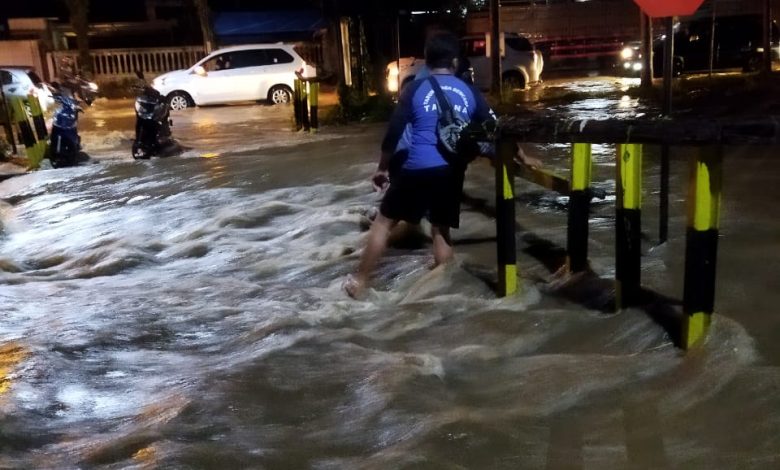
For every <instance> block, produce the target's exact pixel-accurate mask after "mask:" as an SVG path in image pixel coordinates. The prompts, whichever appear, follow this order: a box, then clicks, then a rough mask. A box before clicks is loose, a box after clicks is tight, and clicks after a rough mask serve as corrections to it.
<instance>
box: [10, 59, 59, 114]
mask: <svg viewBox="0 0 780 470" xmlns="http://www.w3.org/2000/svg"><path fill="white" fill-rule="evenodd" d="M0 82H2V84H3V92H4V93H5V96H6V97H10V96H18V97H22V98H26V97H28V96H30V95H32V96H35V97H36V98H37V99H38V102H39V103H40V104H41V109H42V110H43V111H44V112H46V111H47V110H49V109H50V108H51V107H52V106H54V96H53V95H52V90H51V88H50V87H49V86H48V85H47V84H46V83H44V82H43V81H42V80H41V79H40V77H39V76H38V74H37V73H35V69H34V68H32V67H27V66H8V67H6V66H2V67H0Z"/></svg>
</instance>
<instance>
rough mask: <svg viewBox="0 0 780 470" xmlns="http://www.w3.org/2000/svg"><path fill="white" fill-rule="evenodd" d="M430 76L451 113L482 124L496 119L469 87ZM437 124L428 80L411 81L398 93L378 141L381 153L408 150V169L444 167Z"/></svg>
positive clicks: (453, 79)
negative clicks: (383, 136)
mask: <svg viewBox="0 0 780 470" xmlns="http://www.w3.org/2000/svg"><path fill="white" fill-rule="evenodd" d="M432 77H433V79H434V80H436V81H437V82H438V83H439V87H440V88H441V89H442V91H443V92H444V93H445V94H446V95H447V98H448V99H449V102H450V105H451V106H452V109H453V111H455V112H456V113H458V114H459V115H460V116H461V117H462V118H463V120H465V121H476V122H484V121H487V120H490V119H496V115H495V114H494V113H493V111H492V110H491V109H490V106H488V104H487V102H486V101H485V98H484V97H483V96H482V95H481V94H480V93H479V91H477V90H476V89H474V88H473V87H471V86H470V85H468V84H466V83H465V82H463V81H462V80H460V79H459V78H457V77H455V76H453V75H449V74H442V75H438V74H437V75H432ZM438 121H439V104H438V102H437V101H436V93H435V92H434V90H433V87H432V86H431V83H430V81H429V79H428V78H424V79H419V80H415V81H413V82H412V83H410V84H408V85H407V86H406V87H405V88H404V89H403V91H402V92H401V96H400V98H399V99H398V106H397V107H396V109H395V112H394V113H393V117H392V118H391V119H390V125H389V127H388V129H387V133H386V134H385V138H384V140H383V142H382V151H383V152H389V153H396V152H398V151H402V150H406V151H408V152H409V155H408V157H407V158H406V161H405V162H404V165H403V168H405V169H408V170H421V169H425V168H435V167H439V166H445V165H447V161H446V160H445V159H444V157H443V156H442V154H441V152H440V151H439V148H438V136H437V133H436V128H437V124H438Z"/></svg>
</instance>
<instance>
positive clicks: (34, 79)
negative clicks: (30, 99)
mask: <svg viewBox="0 0 780 470" xmlns="http://www.w3.org/2000/svg"><path fill="white" fill-rule="evenodd" d="M27 76H28V77H30V80H32V82H33V84H35V85H40V84H41V83H42V82H43V80H41V77H39V76H38V74H37V73H35V71H34V70H29V71H28V72H27Z"/></svg>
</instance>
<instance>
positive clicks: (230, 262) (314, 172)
mask: <svg viewBox="0 0 780 470" xmlns="http://www.w3.org/2000/svg"><path fill="white" fill-rule="evenodd" d="M598 101H599V103H593V102H591V103H590V104H588V103H584V102H579V103H575V104H573V105H572V106H570V107H568V108H567V109H568V111H569V112H571V113H573V114H575V115H582V113H591V114H590V115H589V116H591V117H594V118H598V117H599V116H601V117H606V116H608V115H611V114H614V113H621V112H628V113H630V112H631V109H632V107H633V109H635V110H636V109H637V108H636V103H633V104H632V103H629V104H628V105H627V104H626V100H625V99H624V100H618V101H615V100H611V101H610V100H598ZM127 104H130V105H131V103H125V104H122V103H120V104H115V103H100V104H98V106H97V107H96V108H95V109H92V110H90V111H89V112H88V115H87V117H86V119H85V121H84V123H83V129H84V131H83V134H84V141H85V147H86V148H87V149H88V150H90V151H91V152H92V153H93V156H94V157H96V159H97V160H98V164H94V165H88V166H84V167H80V168H74V169H64V170H56V171H55V170H47V171H40V172H37V173H33V174H30V175H27V176H23V177H19V178H13V179H10V180H7V181H5V182H3V183H0V224H1V227H2V233H0V305H2V313H0V468H58V469H59V468H93V467H99V468H215V469H223V468H316V469H345V468H442V469H451V468H502V469H503V468H593V469H603V468H627V467H632V468H633V467H636V468H777V465H778V464H779V463H780V432H779V431H780V393H778V392H780V369H778V366H780V354H779V353H780V347H778V346H777V345H778V343H780V341H779V340H780V321H779V320H778V312H777V307H776V304H777V300H778V294H777V292H778V291H779V290H780V289H778V288H779V287H780V282H779V281H778V279H780V277H779V276H778V275H777V274H778V273H780V250H777V243H778V239H780V238H778V231H779V230H780V224H779V223H778V222H777V220H778V217H777V215H778V209H777V207H776V204H775V201H777V200H778V199H780V187H778V185H777V184H775V182H776V181H778V178H780V162H777V161H775V160H773V156H774V155H775V152H776V150H777V149H770V148H761V149H748V148H739V149H729V150H728V151H727V153H726V164H725V174H726V181H725V188H724V209H723V223H722V225H723V229H722V232H721V233H722V236H721V245H720V246H721V250H720V259H719V261H720V263H719V270H718V274H719V279H718V292H717V304H716V305H717V310H718V313H717V315H716V316H715V321H714V325H713V328H712V331H711V335H710V336H709V339H708V340H707V342H706V343H705V344H704V345H703V346H702V347H700V348H697V349H696V350H694V351H692V352H690V353H688V354H682V353H681V352H680V351H679V350H678V349H676V348H675V347H674V346H673V345H672V343H671V341H670V339H669V335H668V334H667V332H666V331H665V330H664V328H662V327H661V326H659V324H657V323H656V322H655V321H654V320H653V319H652V318H651V317H650V316H649V315H648V314H647V312H645V311H644V310H640V309H636V310H635V309H631V310H627V311H624V312H621V313H612V312H610V311H608V309H606V308H605V306H606V305H609V303H610V298H611V296H612V295H613V292H612V286H611V283H610V281H609V280H610V278H611V276H613V275H614V261H613V260H614V254H613V252H614V250H613V245H614V241H613V240H614V238H613V226H614V171H615V168H614V158H613V153H614V149H613V148H612V147H611V146H595V147H594V165H595V166H594V175H595V176H594V180H596V181H597V184H596V185H597V186H599V187H601V188H603V189H605V190H607V193H608V197H607V198H606V199H605V200H604V201H597V202H595V203H594V207H593V217H592V219H591V235H592V236H591V243H590V254H591V260H592V264H593V268H594V270H595V272H596V273H597V274H599V275H600V276H601V279H594V280H591V282H587V283H581V284H578V285H575V287H574V288H571V289H568V290H567V291H565V292H564V290H558V289H553V288H551V284H549V283H548V282H547V281H549V280H550V279H551V270H552V269H554V268H555V267H556V265H555V262H556V261H558V260H559V255H560V249H559V247H562V246H565V237H566V231H565V227H566V212H565V203H566V201H565V199H563V198H561V197H559V196H556V195H554V194H551V193H548V192H546V191H544V190H542V189H541V188H538V187H534V186H532V185H529V184H526V183H523V182H518V191H519V197H518V223H519V225H520V226H521V228H522V230H521V232H520V234H519V237H520V238H519V240H520V244H519V256H520V260H519V262H520V268H521V271H522V273H523V277H524V281H523V289H522V292H521V294H519V295H517V296H515V297H511V298H508V299H496V298H495V296H494V294H493V291H492V288H491V282H494V277H495V274H494V271H495V260H494V256H495V255H494V251H495V240H494V237H495V228H494V219H493V218H492V207H493V173H492V171H493V170H492V168H491V167H490V166H489V165H488V164H487V163H486V162H477V163H475V164H474V165H473V166H472V167H471V168H470V170H469V175H468V180H467V183H466V191H465V192H466V194H467V195H468V198H467V200H466V203H465V204H464V212H463V215H462V226H463V228H462V229H461V230H459V231H457V232H456V234H455V242H456V250H457V252H458V256H457V263H455V264H454V265H452V266H448V267H446V268H439V269H436V270H430V269H429V266H430V263H431V257H430V255H429V247H428V245H427V243H428V240H427V239H426V238H425V237H424V236H422V235H420V234H419V232H417V231H416V230H413V229H411V228H409V229H407V230H405V231H404V230H400V231H399V233H398V234H397V237H396V239H395V242H394V245H393V248H391V249H390V250H389V252H388V253H387V255H386V256H385V257H384V258H383V261H382V263H381V265H380V267H379V270H378V273H377V281H376V284H375V289H373V290H371V291H370V293H369V295H368V298H367V299H365V300H363V301H355V300H351V299H349V298H347V297H346V296H345V295H344V294H343V292H342V291H341V288H340V286H341V282H342V281H343V278H344V276H345V275H346V274H347V273H349V272H351V271H352V270H353V269H354V268H355V265H356V262H357V257H358V255H359V250H360V249H361V247H362V238H363V236H364V233H365V229H366V228H367V226H368V223H369V222H368V216H369V215H370V213H371V211H372V208H373V207H375V205H376V202H377V200H378V196H377V195H376V194H374V193H372V192H371V189H370V184H369V183H368V177H369V175H370V174H371V172H372V170H373V168H374V165H375V158H376V156H377V151H378V142H379V139H380V138H381V133H382V126H370V125H361V126H353V127H349V128H344V129H324V130H323V132H321V133H320V134H319V135H316V136H311V135H308V134H296V133H291V132H290V131H289V130H288V128H289V114H290V111H289V109H285V108H283V107H282V108H279V107H277V108H270V107H260V106H251V107H222V108H204V109H197V110H194V111H188V112H186V113H182V114H179V115H175V116H174V120H175V124H174V133H175V134H176V136H177V137H178V138H179V139H180V140H181V141H182V142H183V143H184V144H185V145H187V146H188V147H190V150H188V151H186V152H185V153H184V154H183V155H182V156H180V157H174V158H168V159H156V160H152V161H148V162H133V161H132V160H131V159H130V158H129V151H128V148H129V144H128V143H129V139H130V138H131V137H132V134H131V132H130V131H128V130H127V129H132V127H131V125H132V108H131V107H130V108H129V111H128V110H127V109H124V108H120V107H119V106H120V105H121V106H126V105H127ZM123 109H124V111H123ZM635 112H638V111H635ZM529 150H530V151H531V153H533V154H536V155H539V156H541V157H542V158H543V159H545V161H546V162H547V164H548V165H549V166H550V167H552V168H556V169H557V170H558V171H560V172H561V173H562V174H565V173H566V165H567V156H566V155H567V150H566V148H565V147H562V146H546V147H537V148H531V149H529ZM689 154H690V150H686V149H681V150H679V151H675V154H674V155H673V162H672V170H673V177H672V191H673V194H672V201H671V204H672V205H671V210H672V219H671V227H670V228H671V239H670V241H669V243H667V244H665V245H663V246H661V247H655V245H656V235H655V233H656V230H657V216H656V214H655V213H656V211H657V209H656V208H657V201H656V198H657V196H656V194H657V187H658V176H657V174H656V173H657V161H658V155H657V151H656V150H654V149H648V150H647V154H646V158H645V170H646V174H647V179H646V185H645V201H644V202H645V207H646V210H645V212H644V214H643V220H644V228H645V250H644V252H645V256H644V258H643V284H644V285H645V286H646V287H647V288H649V289H652V290H654V291H656V292H657V293H659V294H661V295H664V296H668V297H670V298H671V299H679V298H680V297H681V294H682V267H683V253H684V236H685V201H684V199H685V190H686V188H685V184H686V180H687V175H688V167H687V164H686V161H687V158H688V156H689ZM204 155H205V156H206V157H210V158H205V157H204ZM215 155H216V156H215ZM564 294H565V295H564ZM671 303H672V304H674V300H672V301H671Z"/></svg>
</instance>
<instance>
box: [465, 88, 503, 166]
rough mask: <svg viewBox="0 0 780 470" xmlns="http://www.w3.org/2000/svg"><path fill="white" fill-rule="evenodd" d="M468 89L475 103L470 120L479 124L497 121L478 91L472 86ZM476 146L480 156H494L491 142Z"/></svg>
mask: <svg viewBox="0 0 780 470" xmlns="http://www.w3.org/2000/svg"><path fill="white" fill-rule="evenodd" d="M470 88H471V93H472V94H473V95H474V102H475V103H476V107H475V110H474V115H473V116H472V117H471V119H472V120H473V121H475V122H478V123H480V124H481V123H483V122H487V121H490V120H493V121H497V120H498V118H497V117H496V113H494V112H493V110H492V109H491V108H490V105H489V104H488V102H487V100H486V99H485V97H484V96H482V93H480V91H479V90H478V89H477V88H476V87H475V86H473V85H472V86H470ZM477 145H478V146H479V149H480V154H481V155H484V156H486V157H493V156H495V154H496V146H495V145H494V143H493V142H478V143H477Z"/></svg>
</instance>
